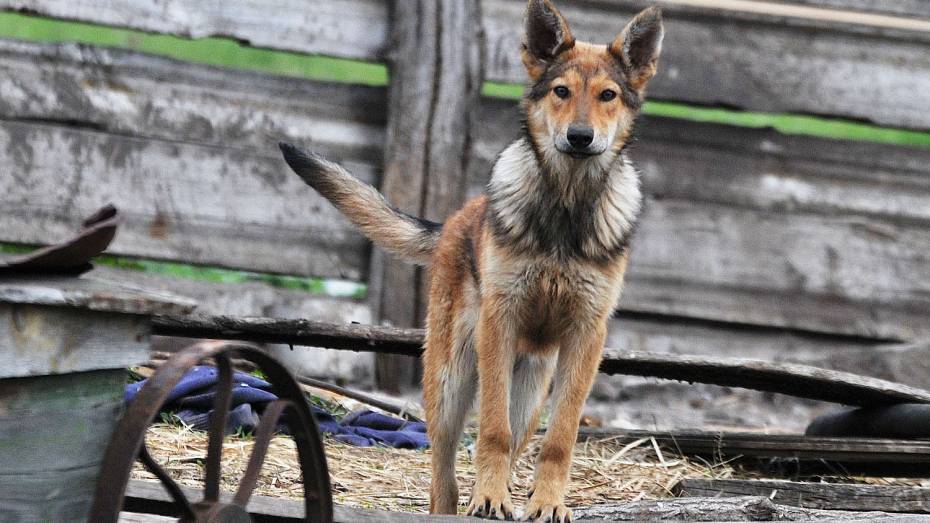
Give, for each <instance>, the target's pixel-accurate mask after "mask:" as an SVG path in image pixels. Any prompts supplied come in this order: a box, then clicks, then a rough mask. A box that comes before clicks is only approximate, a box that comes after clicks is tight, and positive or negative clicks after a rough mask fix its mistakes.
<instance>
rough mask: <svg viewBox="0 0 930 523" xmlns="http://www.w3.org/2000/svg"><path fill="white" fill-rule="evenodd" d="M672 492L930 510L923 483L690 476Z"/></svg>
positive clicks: (835, 507)
mask: <svg viewBox="0 0 930 523" xmlns="http://www.w3.org/2000/svg"><path fill="white" fill-rule="evenodd" d="M672 492H673V493H674V494H675V495H676V496H684V497H720V498H728V497H732V496H762V497H765V498H768V499H771V500H772V501H773V502H775V503H778V504H781V505H791V506H796V507H803V508H813V509H826V510H859V511H869V510H880V511H884V512H909V513H917V512H919V513H927V512H930V489H927V488H921V487H904V486H888V485H864V484H847V483H806V482H797V481H771V480H741V479H699V478H694V479H692V478H688V479H683V480H681V481H679V482H678V483H677V484H676V485H675V486H674V487H673V488H672Z"/></svg>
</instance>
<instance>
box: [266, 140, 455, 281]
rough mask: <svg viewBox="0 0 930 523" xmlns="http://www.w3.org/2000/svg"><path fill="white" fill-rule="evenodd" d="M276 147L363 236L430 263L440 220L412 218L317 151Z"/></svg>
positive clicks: (308, 183) (385, 246) (401, 254)
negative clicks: (437, 221)
mask: <svg viewBox="0 0 930 523" xmlns="http://www.w3.org/2000/svg"><path fill="white" fill-rule="evenodd" d="M278 146H279V147H280V148H281V152H282V153H284V160H285V161H286V162H287V164H288V165H290V166H291V169H293V170H294V172H296V173H297V174H298V175H299V176H300V177H301V178H302V179H303V180H304V181H305V182H307V185H309V186H310V187H313V188H314V189H316V190H317V192H319V193H320V194H322V195H323V197H325V198H326V199H327V200H329V201H330V202H332V204H333V205H335V206H336V208H338V209H339V210H340V211H342V214H344V215H346V217H347V218H349V220H350V221H351V222H352V223H354V224H355V225H357V226H358V227H359V228H360V229H361V230H362V232H363V233H364V234H365V236H367V237H368V238H369V239H371V240H372V241H373V242H375V243H376V244H377V245H379V246H381V247H382V248H384V249H386V250H388V251H390V252H392V253H394V254H396V255H398V256H400V257H402V258H405V259H407V260H409V261H412V262H415V263H419V264H422V265H425V264H427V263H429V259H430V256H431V255H432V254H433V251H434V250H435V249H436V243H437V242H438V241H439V232H440V231H441V230H442V224H441V223H435V222H431V221H428V220H422V219H420V218H415V217H413V216H410V215H407V214H405V213H403V212H401V211H399V210H397V209H395V208H394V207H392V206H391V205H390V204H388V202H387V201H385V199H384V197H383V196H382V195H381V193H379V192H378V191H377V190H376V189H375V188H374V187H372V186H370V185H368V184H366V183H363V182H362V181H360V180H359V179H358V178H356V177H354V176H352V175H351V174H349V172H348V171H346V170H345V169H343V168H342V167H341V166H339V165H338V164H336V163H333V162H330V161H329V160H326V159H325V158H323V157H322V156H320V155H318V154H316V153H311V152H305V151H302V150H300V149H298V148H297V147H294V146H293V145H291V144H288V143H284V142H281V143H280V144H278Z"/></svg>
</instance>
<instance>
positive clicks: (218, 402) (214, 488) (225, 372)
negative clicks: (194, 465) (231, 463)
mask: <svg viewBox="0 0 930 523" xmlns="http://www.w3.org/2000/svg"><path fill="white" fill-rule="evenodd" d="M214 359H215V360H216V366H217V369H218V370H219V373H220V376H219V378H220V379H219V382H217V384H216V398H215V399H214V400H213V414H212V415H211V416H210V440H209V443H208V444H207V472H206V475H205V477H204V488H203V500H204V501H212V502H215V501H219V499H220V475H221V473H222V460H223V439H224V438H225V437H226V418H227V416H228V414H229V405H230V402H231V400H232V387H233V379H232V377H233V371H232V364H231V363H230V361H229V356H227V355H226V354H217V355H215V356H214Z"/></svg>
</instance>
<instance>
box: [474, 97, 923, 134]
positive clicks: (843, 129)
mask: <svg viewBox="0 0 930 523" xmlns="http://www.w3.org/2000/svg"><path fill="white" fill-rule="evenodd" d="M482 94H484V95H485V96H492V97H495V98H507V99H519V98H520V97H521V96H523V86H520V85H513V84H503V83H497V82H487V83H485V84H484V86H483V87H482ZM643 113H645V114H649V115H653V116H664V117H668V118H677V119H679V120H689V121H692V122H708V123H719V124H724V125H733V126H737V127H752V128H756V129H760V128H766V127H770V128H772V129H775V130H776V131H778V132H780V133H783V134H796V135H806V136H816V137H820V138H832V139H836V140H857V141H866V142H878V143H887V144H894V145H917V146H922V147H930V133H923V132H919V131H908V130H904V129H894V128H889V127H880V126H877V125H869V124H864V123H859V122H851V121H848V120H842V119H832V118H820V117H816V116H807V115H797V114H778V113H755V112H749V111H734V110H729V109H718V108H709V107H696V106H692V105H687V104H681V103H673V102H656V101H652V102H646V104H645V105H644V106H643Z"/></svg>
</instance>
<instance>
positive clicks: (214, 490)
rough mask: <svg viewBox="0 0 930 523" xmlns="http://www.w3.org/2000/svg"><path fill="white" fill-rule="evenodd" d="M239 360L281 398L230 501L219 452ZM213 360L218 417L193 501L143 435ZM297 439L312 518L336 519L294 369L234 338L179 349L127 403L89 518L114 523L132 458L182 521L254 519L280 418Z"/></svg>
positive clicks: (322, 522)
mask: <svg viewBox="0 0 930 523" xmlns="http://www.w3.org/2000/svg"><path fill="white" fill-rule="evenodd" d="M233 357H236V358H241V359H244V360H247V361H250V362H252V363H254V364H255V365H257V366H258V368H259V369H261V371H262V372H263V373H264V375H265V376H266V378H267V380H268V381H269V382H270V383H271V384H272V385H273V387H274V389H273V391H274V393H275V394H276V395H277V396H278V398H279V399H278V400H276V401H273V402H271V403H269V404H268V406H267V407H266V408H265V411H264V412H263V413H262V416H261V421H260V423H259V426H258V428H257V429H256V432H255V440H254V441H255V443H254V447H253V449H252V455H251V456H250V457H249V462H248V465H247V466H246V470H245V473H244V474H243V475H242V478H241V481H240V483H239V487H238V489H237V490H236V493H235V494H234V495H233V496H232V498H225V497H224V498H223V499H221V496H220V476H221V474H220V473H221V454H222V450H223V437H224V429H225V427H226V418H227V415H228V412H229V406H230V400H231V398H232V385H233V369H232V363H231V358H233ZM207 359H213V360H214V361H215V362H216V365H217V368H218V370H219V383H218V384H217V395H216V398H215V400H214V404H213V406H214V414H213V415H212V416H211V419H210V433H209V441H208V444H207V460H206V473H205V478H204V489H203V499H202V500H200V501H193V502H192V501H191V500H189V499H188V498H187V496H186V495H185V493H184V491H183V490H182V489H181V487H180V486H179V485H178V484H177V483H175V481H174V480H173V479H171V477H170V476H169V475H168V473H167V472H166V471H165V470H164V469H163V468H162V467H161V466H160V465H159V464H158V463H157V462H156V461H155V460H154V459H153V458H152V456H151V455H150V454H149V452H148V449H147V448H146V446H145V432H146V430H147V429H148V427H149V425H150V424H151V421H152V420H153V419H155V418H156V416H157V415H158V412H159V411H160V410H161V407H162V405H163V404H164V402H165V399H166V398H167V397H168V394H169V393H170V392H171V390H172V389H173V388H174V386H175V385H177V383H178V382H179V381H180V380H181V378H182V377H183V376H184V374H185V373H186V372H187V371H188V370H190V369H191V368H193V367H194V366H195V365H197V364H198V363H200V362H202V361H204V360H207ZM284 414H287V416H286V419H285V421H286V422H287V424H288V427H289V429H290V432H291V434H292V436H293V438H294V441H295V442H296V444H297V454H298V459H299V461H300V468H301V472H302V475H303V485H304V505H305V511H306V512H305V514H306V521H312V522H319V523H331V522H332V521H333V504H332V493H331V490H330V484H329V473H328V471H327V468H326V456H325V454H324V453H323V441H322V438H321V436H320V433H319V431H318V430H317V425H316V422H315V421H314V419H313V415H312V414H311V412H310V407H309V406H308V405H307V401H306V399H305V398H304V395H303V391H302V390H301V388H300V386H299V385H298V384H297V382H296V381H295V380H294V378H293V377H292V376H291V375H290V373H289V372H288V371H287V370H286V369H285V368H284V367H283V366H282V365H281V364H280V363H278V362H277V361H276V360H274V359H273V358H271V357H270V356H268V355H267V354H265V353H264V352H262V351H260V350H258V349H255V348H252V347H250V346H246V345H238V344H235V343H229V342H216V341H210V342H202V343H198V344H196V345H193V346H191V347H188V348H186V349H184V350H183V351H181V352H178V353H177V354H175V355H174V356H172V357H171V358H170V359H168V360H167V361H166V362H165V363H164V364H162V365H161V367H159V368H158V370H157V371H156V372H155V373H154V374H153V375H152V376H151V378H149V380H148V381H147V382H146V384H145V386H143V387H142V389H141V390H140V391H139V393H138V394H137V395H136V397H135V398H134V399H133V401H132V402H131V403H130V404H129V406H128V407H127V409H126V412H125V414H124V415H123V417H122V419H121V420H120V422H119V425H118V426H117V427H116V430H115V431H114V433H113V437H112V439H111V440H110V443H109V445H108V447H107V452H106V455H105V456H104V459H103V465H102V467H101V472H100V477H99V480H98V483H97V491H96V494H95V496H94V502H93V505H92V506H91V511H90V517H89V519H88V521H93V522H101V523H105V522H114V523H115V522H116V521H117V520H118V519H119V513H120V510H121V509H122V506H123V499H124V496H125V494H126V486H127V484H128V482H129V476H130V473H131V471H132V466H133V463H134V462H135V460H136V457H137V456H138V458H139V460H140V461H141V462H142V464H143V465H144V466H145V468H146V469H148V470H149V472H151V473H152V474H154V475H155V476H156V477H157V478H158V479H159V480H160V481H161V483H162V485H163V486H164V488H165V490H166V491H167V492H168V493H169V494H170V495H171V498H172V499H173V500H174V506H175V509H176V514H178V515H180V519H179V520H178V521H182V522H185V523H186V522H197V523H206V522H211V523H214V522H215V523H219V522H240V521H242V522H248V521H252V517H251V516H250V515H249V513H248V512H247V511H246V506H247V505H248V501H249V498H250V497H251V495H252V491H253V490H254V488H255V485H256V483H257V481H258V475H259V472H260V470H261V467H262V463H264V461H265V455H266V453H267V451H268V445H269V443H270V442H271V438H272V436H273V435H274V430H275V427H276V426H277V424H278V421H279V420H281V418H282V416H283V415H284Z"/></svg>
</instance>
